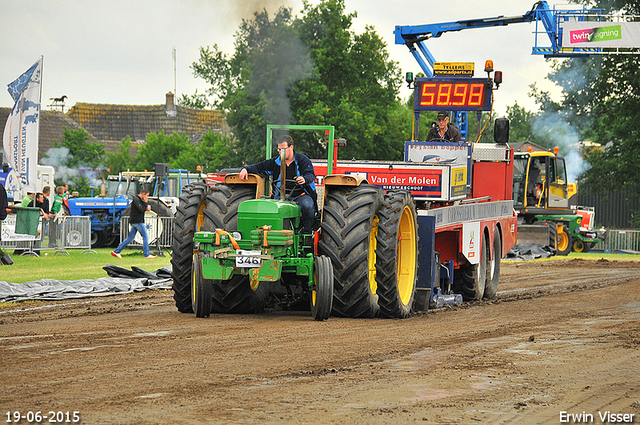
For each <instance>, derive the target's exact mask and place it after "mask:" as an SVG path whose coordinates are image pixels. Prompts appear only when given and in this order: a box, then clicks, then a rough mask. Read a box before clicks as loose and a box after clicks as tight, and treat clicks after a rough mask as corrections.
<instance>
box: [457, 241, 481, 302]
mask: <svg viewBox="0 0 640 425" xmlns="http://www.w3.org/2000/svg"><path fill="white" fill-rule="evenodd" d="M487 239H488V238H486V237H485V235H484V234H483V235H482V241H481V248H480V262H479V263H478V264H473V265H471V264H470V265H467V266H462V267H460V268H459V269H458V273H456V274H454V284H455V287H456V289H457V290H459V291H461V292H462V297H463V299H464V300H465V301H479V300H481V299H482V297H483V296H484V291H485V286H486V284H487V268H488V263H489V262H488V261H487V258H488V255H487V254H488V252H489V246H488V241H487Z"/></svg>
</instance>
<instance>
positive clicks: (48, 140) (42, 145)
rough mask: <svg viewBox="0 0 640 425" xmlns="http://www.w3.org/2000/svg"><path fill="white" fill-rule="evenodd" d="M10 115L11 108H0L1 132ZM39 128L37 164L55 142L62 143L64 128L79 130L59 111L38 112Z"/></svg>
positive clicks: (73, 122)
mask: <svg viewBox="0 0 640 425" xmlns="http://www.w3.org/2000/svg"><path fill="white" fill-rule="evenodd" d="M10 113H11V108H0V123H2V131H4V127H5V125H6V122H7V118H8V117H9V114H10ZM39 125H40V127H39V133H40V134H39V135H38V163H40V159H41V158H42V154H43V153H46V152H47V151H48V150H49V149H50V148H52V147H53V144H54V142H55V141H57V142H58V143H61V142H62V139H63V138H64V129H65V127H66V128H68V129H69V130H75V129H77V128H81V125H80V124H78V123H77V122H75V121H74V120H73V119H72V118H71V117H69V116H67V115H66V114H63V113H62V112H59V111H46V110H44V109H41V110H40V124H39ZM1 147H2V146H0V148H1Z"/></svg>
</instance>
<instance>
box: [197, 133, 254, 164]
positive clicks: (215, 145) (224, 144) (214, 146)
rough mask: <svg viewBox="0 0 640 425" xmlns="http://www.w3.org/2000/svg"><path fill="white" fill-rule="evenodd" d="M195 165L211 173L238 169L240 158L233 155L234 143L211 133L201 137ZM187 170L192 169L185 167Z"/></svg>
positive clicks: (218, 134)
mask: <svg viewBox="0 0 640 425" xmlns="http://www.w3.org/2000/svg"><path fill="white" fill-rule="evenodd" d="M194 159H195V161H196V165H201V166H202V167H203V168H202V169H203V171H204V172H207V173H213V172H216V171H219V170H221V169H222V168H229V167H239V166H241V165H242V161H241V160H240V157H239V156H238V155H237V154H236V153H235V141H234V140H233V139H231V138H230V137H228V136H225V135H224V134H220V133H214V132H212V131H210V132H207V133H205V134H204V135H203V136H202V142H200V144H199V145H198V146H197V152H196V155H195V158H194ZM185 168H187V169H189V170H193V169H194V168H189V167H185Z"/></svg>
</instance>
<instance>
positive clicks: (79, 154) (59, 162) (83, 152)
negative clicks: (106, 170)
mask: <svg viewBox="0 0 640 425" xmlns="http://www.w3.org/2000/svg"><path fill="white" fill-rule="evenodd" d="M62 134H63V138H62V141H61V142H58V141H57V140H54V143H53V146H54V147H53V148H52V149H50V150H49V152H47V156H48V158H46V159H44V160H43V163H45V164H48V165H52V166H54V168H55V170H56V179H55V183H56V185H62V184H68V185H69V189H70V190H72V191H77V192H78V193H79V194H80V196H89V195H90V193H91V189H90V186H91V185H92V184H97V182H98V181H99V180H100V177H101V174H102V172H101V169H102V168H103V167H104V159H105V150H104V144H102V143H98V142H95V141H92V140H90V135H89V133H87V132H86V130H85V129H83V128H77V129H72V130H69V129H68V128H66V127H65V128H64V131H63V133H62Z"/></svg>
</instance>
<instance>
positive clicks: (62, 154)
mask: <svg viewBox="0 0 640 425" xmlns="http://www.w3.org/2000/svg"><path fill="white" fill-rule="evenodd" d="M72 158H73V157H72V155H71V154H70V153H69V149H68V148H66V147H64V146H63V147H60V148H50V149H49V150H48V151H47V154H46V157H44V158H42V159H41V160H40V162H41V163H42V164H43V165H50V166H52V167H53V169H54V170H55V173H56V180H58V181H63V182H65V183H67V182H69V181H70V180H71V179H74V178H78V177H84V178H86V179H87V180H88V181H89V184H90V185H99V184H100V181H101V180H100V179H101V175H100V172H99V171H98V170H94V169H93V168H91V167H90V166H88V165H85V164H77V165H76V166H74V167H69V166H68V164H69V162H70V160H71V159H72Z"/></svg>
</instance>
